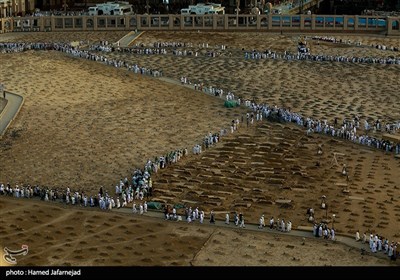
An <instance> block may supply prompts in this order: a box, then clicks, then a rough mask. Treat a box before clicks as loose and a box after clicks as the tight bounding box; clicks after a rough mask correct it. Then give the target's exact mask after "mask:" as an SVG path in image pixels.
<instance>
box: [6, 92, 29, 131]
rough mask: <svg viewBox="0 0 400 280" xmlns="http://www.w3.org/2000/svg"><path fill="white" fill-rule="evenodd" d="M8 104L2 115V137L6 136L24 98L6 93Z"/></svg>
mask: <svg viewBox="0 0 400 280" xmlns="http://www.w3.org/2000/svg"><path fill="white" fill-rule="evenodd" d="M6 99H7V101H8V102H7V104H6V107H5V108H4V109H3V111H2V112H1V113H0V137H1V136H3V135H4V133H5V132H6V130H7V128H8V126H9V125H10V124H11V122H12V121H13V119H14V118H15V117H16V115H17V114H18V112H19V110H20V108H21V107H22V104H23V103H24V98H23V97H22V96H21V95H18V94H15V93H11V92H8V91H7V92H6Z"/></svg>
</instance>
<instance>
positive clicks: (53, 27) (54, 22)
mask: <svg viewBox="0 0 400 280" xmlns="http://www.w3.org/2000/svg"><path fill="white" fill-rule="evenodd" d="M50 22H51V31H54V30H56V19H55V18H54V16H50Z"/></svg>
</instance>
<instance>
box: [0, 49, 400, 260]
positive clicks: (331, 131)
mask: <svg viewBox="0 0 400 280" xmlns="http://www.w3.org/2000/svg"><path fill="white" fill-rule="evenodd" d="M99 46H103V47H104V46H107V45H105V44H101V45H98V46H92V47H91V49H90V50H92V51H104V52H107V48H103V47H99ZM0 49H1V50H2V51H5V52H21V51H26V50H55V51H61V52H64V53H67V54H69V55H72V56H75V57H81V58H85V59H89V60H94V61H98V62H101V63H104V64H107V65H111V66H114V67H120V68H126V69H127V70H128V71H133V72H135V73H140V74H150V75H151V74H152V72H153V71H156V70H154V69H148V68H146V67H140V66H138V65H136V64H129V63H126V62H124V61H122V60H115V59H109V58H107V57H106V56H105V55H102V54H97V53H92V52H90V51H88V50H80V49H79V48H77V47H75V46H71V45H70V44H65V43H0ZM253 54H254V55H255V56H254V57H256V56H257V54H255V53H251V54H248V55H250V57H252V55H253ZM275 54H276V53H275ZM275 54H274V52H272V51H268V52H266V53H264V54H262V55H261V58H264V55H265V56H266V57H269V56H273V55H275ZM288 56H290V54H289V53H284V56H283V58H284V59H287V57H288ZM285 57H286V58H285ZM396 63H398V64H400V60H398V61H397V62H396ZM187 81H188V79H187V78H186V77H184V79H183V81H182V79H181V82H182V83H183V84H184V83H187ZM200 84H201V87H200V86H198V85H200ZM196 87H197V88H198V89H199V90H202V91H203V90H204V89H207V88H209V89H210V90H209V93H211V94H214V95H215V96H220V97H222V96H223V92H224V90H222V89H219V88H214V87H207V86H204V85H203V84H202V83H195V89H196ZM205 92H207V90H205ZM226 96H227V99H232V100H233V99H234V98H235V97H234V95H233V93H232V92H230V91H228V94H227V95H226ZM228 96H229V97H228ZM239 104H240V103H239ZM245 104H246V106H247V107H248V108H249V109H250V113H248V114H247V116H246V119H247V125H249V123H251V124H253V122H254V119H256V120H257V121H262V119H263V118H264V119H267V120H277V121H281V122H292V123H296V124H297V125H300V126H303V127H305V129H306V131H307V133H323V134H327V135H331V136H333V137H338V138H343V139H346V140H349V141H352V142H355V143H359V144H363V145H367V146H371V147H376V148H379V149H383V150H385V151H386V152H395V153H396V154H399V152H400V143H392V142H390V141H387V140H382V139H377V138H374V137H371V136H369V135H367V134H361V135H358V134H357V131H359V128H360V120H359V119H358V117H354V119H353V120H343V122H342V124H338V123H337V120H335V124H329V123H328V122H327V120H318V119H313V118H310V117H303V116H302V115H301V114H299V113H295V112H292V111H291V110H290V109H287V108H279V107H277V106H271V105H268V104H256V103H255V102H251V101H250V100H246V101H245ZM242 122H243V119H242ZM230 127H231V130H230V131H231V133H234V132H235V131H236V130H237V129H238V128H239V119H235V120H232V124H231V125H230ZM373 127H374V128H375V129H381V124H380V122H379V121H378V122H375V124H374V125H373ZM385 127H386V126H385ZM364 128H365V131H367V130H368V129H369V128H370V125H369V123H368V122H367V121H366V123H365V127H364ZM387 128H388V129H393V130H394V131H396V130H398V129H400V121H399V122H398V123H396V124H394V125H393V127H392V128H391V127H390V126H389V127H387ZM364 133H365V132H364ZM227 134H228V133H227V130H226V129H222V130H221V131H220V132H218V133H211V132H210V133H208V134H207V135H206V136H205V137H204V139H203V141H202V144H201V145H200V144H196V145H195V146H194V147H193V153H194V154H199V153H201V152H202V148H203V147H204V148H209V147H210V146H212V145H214V144H216V143H218V142H219V141H220V137H221V136H224V135H227ZM187 154H188V151H187V149H177V150H174V151H171V152H169V153H167V154H166V155H162V156H158V157H155V159H154V161H152V160H147V161H146V163H145V166H144V168H143V169H142V170H141V169H135V170H134V171H133V172H132V176H131V179H130V180H129V179H128V178H125V179H121V180H120V181H119V183H118V184H117V185H116V186H115V194H114V195H113V194H110V193H108V191H107V190H104V189H103V187H100V189H99V192H98V193H97V194H95V195H89V194H87V193H86V192H85V191H84V190H78V191H71V190H70V188H69V187H67V188H66V189H60V188H51V187H46V186H38V185H35V186H31V185H29V184H23V185H20V184H18V183H16V184H15V186H11V184H10V183H7V184H0V194H1V195H7V196H14V197H17V198H32V197H38V198H40V199H41V200H44V201H50V200H52V201H60V202H63V203H66V204H71V205H81V206H83V207H99V208H100V209H102V210H111V209H113V208H123V207H128V204H132V212H133V213H139V214H143V213H145V212H146V211H147V208H148V206H147V200H148V199H149V198H150V197H151V196H152V195H153V182H152V179H151V174H152V173H156V172H158V170H159V169H163V168H166V167H167V166H168V165H169V164H173V163H176V162H178V161H179V160H180V159H181V158H182V157H184V156H186V155H187ZM164 213H165V218H166V219H173V220H176V219H178V216H179V215H177V213H176V209H175V208H172V209H171V208H168V207H166V209H165V212H164ZM209 218H210V223H215V214H214V212H213V211H211V212H210V215H209ZM185 219H186V220H187V221H188V222H194V221H196V220H199V221H200V223H203V221H204V219H205V213H204V211H200V210H199V209H198V208H196V209H194V210H193V209H191V208H190V207H189V208H186V209H185ZM225 223H227V224H230V217H229V213H227V214H226V219H225ZM233 223H234V224H235V225H236V226H239V227H242V228H244V227H245V221H244V215H243V213H239V214H237V213H236V212H235V214H234V217H233ZM264 227H265V219H264V215H262V216H261V217H260V219H259V228H260V229H262V228H264ZM269 227H270V228H271V229H276V230H279V231H283V232H290V231H291V228H292V223H291V222H290V221H288V222H286V221H285V220H284V219H282V220H279V219H277V221H274V218H273V217H272V218H271V219H270V221H269ZM313 233H314V235H315V236H317V237H320V236H322V237H324V238H325V239H332V240H335V231H334V229H333V228H331V229H329V228H328V226H327V225H326V224H322V223H321V224H319V225H317V224H315V226H314V231H313ZM379 240H380V239H379V238H378V239H377V241H376V245H375V247H374V245H372V248H375V249H376V248H378V249H377V250H378V251H379V248H381V247H382V246H383V248H386V247H387V248H388V249H387V250H386V251H387V252H388V255H389V254H390V256H392V255H393V251H394V252H396V247H395V246H397V244H396V243H395V245H392V244H393V242H392V244H391V245H389V244H388V241H387V242H386V243H385V242H384V241H382V242H379ZM373 243H375V242H373ZM379 243H381V245H379ZM380 246H381V247H380ZM372 248H371V250H375V249H372ZM390 248H392V251H390ZM373 252H374V251H373ZM389 252H392V253H389Z"/></svg>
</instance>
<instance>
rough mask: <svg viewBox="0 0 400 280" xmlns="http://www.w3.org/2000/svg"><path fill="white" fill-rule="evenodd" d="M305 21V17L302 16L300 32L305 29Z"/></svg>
mask: <svg viewBox="0 0 400 280" xmlns="http://www.w3.org/2000/svg"><path fill="white" fill-rule="evenodd" d="M304 21H305V17H304V15H300V30H303V29H304Z"/></svg>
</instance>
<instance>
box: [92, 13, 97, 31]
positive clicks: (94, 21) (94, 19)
mask: <svg viewBox="0 0 400 280" xmlns="http://www.w3.org/2000/svg"><path fill="white" fill-rule="evenodd" d="M93 30H96V31H97V16H93Z"/></svg>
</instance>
